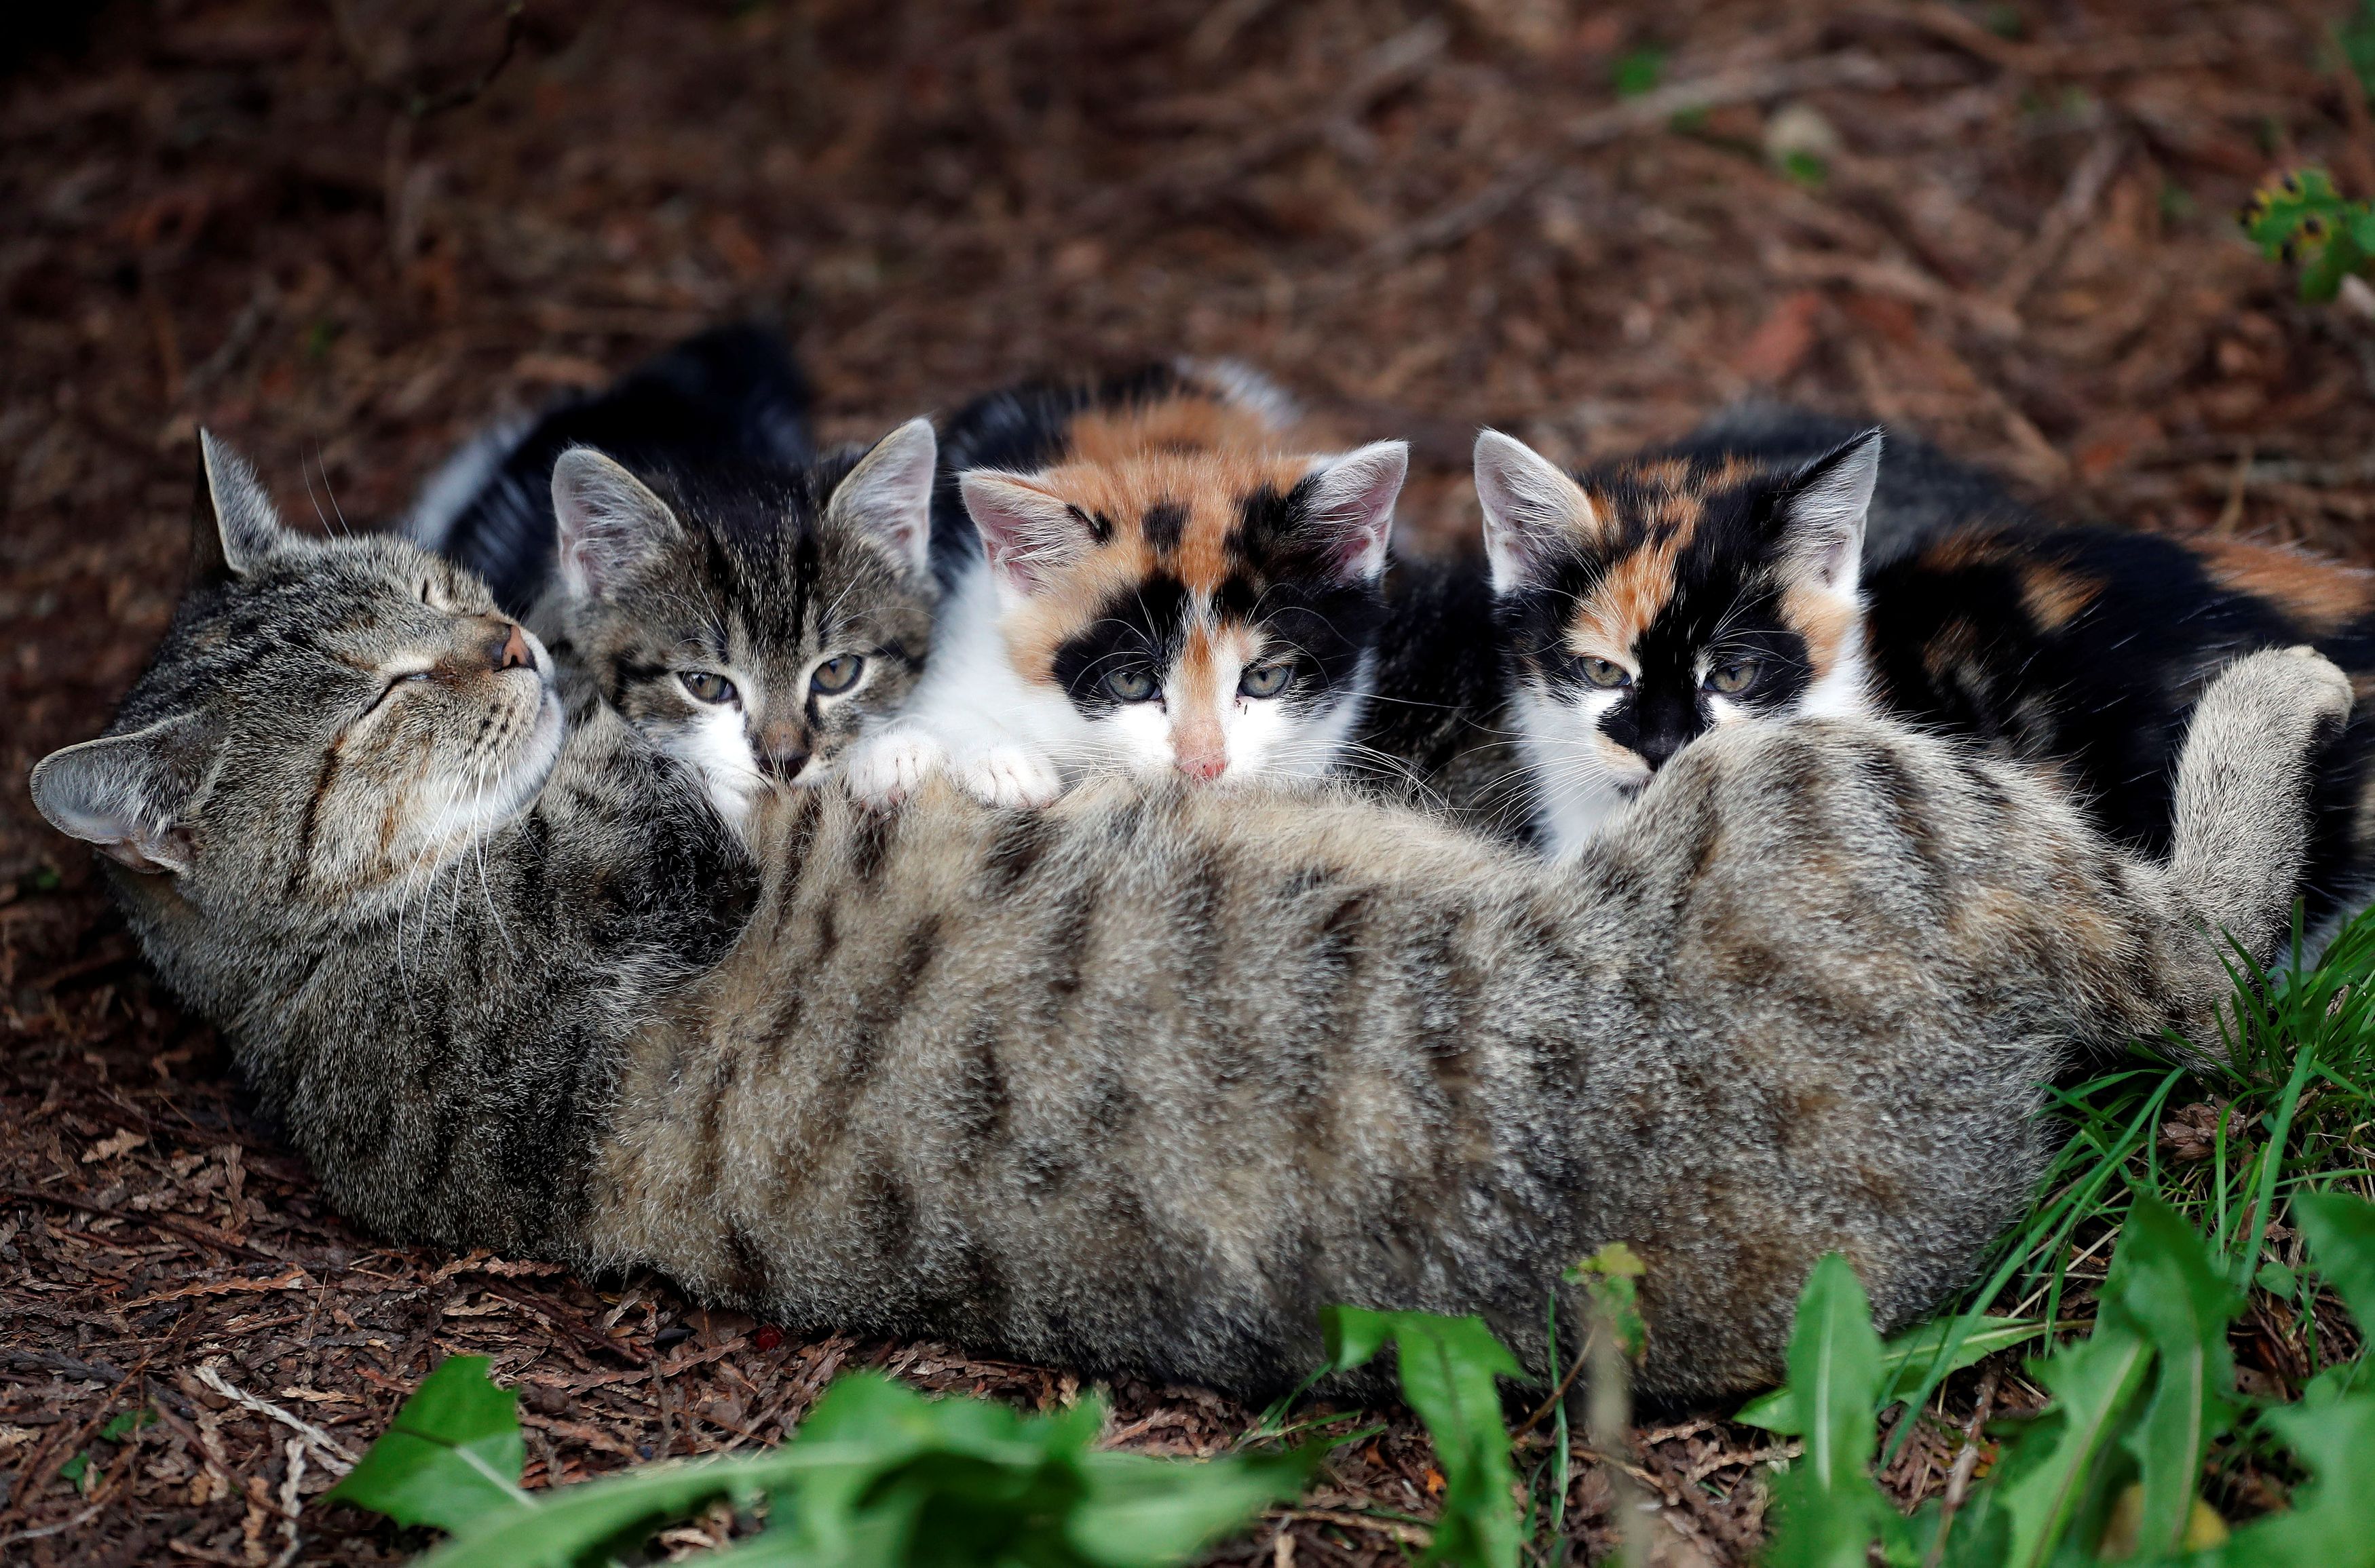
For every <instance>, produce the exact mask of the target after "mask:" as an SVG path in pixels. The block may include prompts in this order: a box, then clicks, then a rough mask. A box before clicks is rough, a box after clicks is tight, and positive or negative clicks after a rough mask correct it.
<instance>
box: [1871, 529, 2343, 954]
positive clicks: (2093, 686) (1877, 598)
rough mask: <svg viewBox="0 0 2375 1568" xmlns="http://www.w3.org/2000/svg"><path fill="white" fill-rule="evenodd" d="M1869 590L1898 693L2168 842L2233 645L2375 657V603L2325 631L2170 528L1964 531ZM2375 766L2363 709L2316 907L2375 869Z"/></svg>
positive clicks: (2336, 802)
mask: <svg viewBox="0 0 2375 1568" xmlns="http://www.w3.org/2000/svg"><path fill="white" fill-rule="evenodd" d="M2049 574H2050V582H2051V584H2052V585H2053V586H2054V587H2056V588H2058V589H2060V590H2062V592H2064V593H2066V594H2068V595H2070V596H2071V597H2072V598H2073V599H2074V600H2075V599H2078V598H2083V599H2084V604H2083V607H2079V608H2077V609H2076V611H2075V613H2074V614H2071V615H2069V616H2068V617H2067V618H2066V619H2060V620H2059V623H2058V624H2056V623H2055V621H2054V618H2051V617H2049V616H2046V615H2042V614H2040V613H2039V611H2038V607H2037V605H2036V603H2035V599H2036V595H2037V586H2036V585H2037V584H2038V581H2039V580H2040V578H2043V577H2047V576H2048V575H2049ZM1867 596H1868V599H1869V603H1870V619H1869V625H1870V629H1871V631H1870V637H1869V643H1868V655H1867V656H1868V658H1869V660H1870V663H1871V667H1872V670H1873V677H1874V681H1875V686H1876V690H1877V693H1878V695H1879V696H1880V698H1881V700H1882V701H1883V702H1884V704H1885V706H1886V707H1887V708H1889V709H1890V710H1892V711H1894V712H1896V713H1901V714H1904V715H1905V716H1907V717H1909V718H1913V719H1916V720H1920V721H1921V722H1924V723H1927V724H1933V725H1940V726H1942V727H1944V728H1946V729H1949V730H1952V731H1954V732H1956V733H1958V734H1964V735H1970V736H1974V737H1979V739H1981V740H1984V741H1986V742H1987V743H1988V744H1990V745H1991V746H1995V747H1998V748H2000V749H2004V750H2007V751H2010V752H2013V753H2015V754H2016V755H2019V756H2024V757H2031V758H2037V759H2039V760H2051V761H2053V762H2055V763H2057V764H2059V765H2060V766H2061V767H2062V769H2063V770H2064V771H2065V772H2066V773H2067V774H2068V776H2069V778H2070V781H2071V784H2072V785H2073V787H2074V788H2075V789H2077V790H2078V791H2080V792H2081V793H2082V794H2083V795H2084V796H2086V799H2087V801H2088V802H2089V804H2090V806H2091V807H2092V808H2093V811H2094V814H2095V816H2096V818H2097V820H2098V821H2099V822H2100V823H2101V824H2102V825H2103V826H2104V827H2105V828H2106V829H2108V830H2109V831H2110V832H2111V833H2112V834H2113V836H2115V837H2116V838H2118V839H2119V840H2120V841H2121V842H2122V843H2127V844H2130V845H2133V846H2134V847H2136V848H2138V849H2142V850H2144V851H2145V852H2147V853H2149V854H2153V855H2165V854H2167V853H2168V845H2169V842H2170V832H2171V826H2172V817H2173V814H2174V810H2175V785H2176V771H2177V754H2178V750H2179V748H2180V746H2181V745H2182V744H2183V742H2184V738H2185V730H2186V725H2188V723H2189V722H2190V720H2191V716H2192V711H2193V704H2194V702H2195V701H2196V700H2197V699H2198V698H2199V697H2200V696H2201V693H2202V690H2203V688H2204V686H2206V685H2207V684H2208V683H2209V681H2210V679H2211V678H2213V677H2215V675H2216V674H2217V673H2218V671H2219V669H2220V668H2222V667H2223V666H2225V665H2226V664H2227V662H2228V661H2229V660H2231V659H2234V658H2237V657H2239V656H2240V655H2242V654H2247V653H2251V652H2254V651H2256V650H2258V649H2262V648H2274V647H2285V646H2288V645H2292V644H2296V643H2309V644H2311V645H2313V646H2315V647H2316V648H2317V649H2318V650H2319V652H2321V653H2322V654H2325V655H2326V656H2327V657H2329V658H2331V659H2333V660H2334V663H2335V664H2337V665H2339V666H2342V668H2344V669H2345V670H2347V671H2352V672H2364V671H2368V670H2370V669H2375V616H2361V617H2359V618H2358V619H2356V620H2354V621H2352V622H2350V623H2348V624H2345V625H2344V626H2342V627H2341V628H2339V629H2337V630H2334V631H2329V632H2327V633H2326V634H2324V635H2316V634H2313V633H2312V632H2311V631H2310V630H2308V629H2306V628H2304V627H2303V626H2301V625H2300V624H2299V623H2298V622H2297V621H2296V620H2295V619H2293V617H2292V616H2291V615H2289V614H2287V612H2286V609H2285V607H2283V606H2281V605H2278V604H2276V603H2274V602H2272V601H2271V600H2269V599H2267V598H2264V597H2261V596H2258V595H2252V594H2249V593H2245V592H2241V591H2239V590H2238V589H2235V588H2232V587H2229V586H2227V585H2226V584H2221V583H2219V582H2217V581H2216V580H2215V578H2213V577H2212V575H2211V574H2210V573H2209V572H2208V571H2206V570H2205V569H2204V563H2203V561H2202V560H2201V559H2200V558H2199V557H2198V556H2197V555H2196V554H2195V553H2194V552H2193V551H2192V550H2191V549H2189V548H2187V547H2186V546H2185V545H2184V544H2182V543H2180V542H2179V541H2178V540H2175V539H2171V538H2168V537H2165V536H2160V535H2154V534H2128V533H2120V532H2115V531H2113V530H2110V529H2107V528H2062V529H2055V528H2048V527H2041V526H2032V527H2012V528H1998V529H1975V530H1967V531H1958V532H1955V533H1950V534H1948V535H1946V536H1944V537H1943V538H1940V539H1938V540H1935V541H1933V542H1932V544H1930V545H1929V546H1927V547H1926V548H1922V549H1920V550H1919V551H1917V552H1916V553H1915V554H1913V555H1911V556H1908V557H1907V558H1905V559H1903V560H1898V561H1896V562H1894V563H1892V564H1890V565H1886V566H1884V567H1882V568H1880V569H1879V570H1877V571H1876V572H1873V574H1872V576H1871V578H1870V579H1869V581H1868V583H1867ZM2370 777H2375V722H2370V720H2369V717H2368V716H2367V715H2366V714H2365V713H2363V712H2362V713H2358V714H2354V715H2353V718H2352V720H2351V722H2350V724H2349V725H2348V726H2347V727H2346V728H2345V731H2344V734H2343V736H2342V737H2341V738H2340V739H2338V740H2337V741H2336V742H2335V743H2334V745H2333V746H2332V747H2330V748H2329V749H2327V751H2326V753H2325V755H2324V758H2323V760H2322V765H2321V769H2320V779H2319V786H2318V789H2317V792H2316V796H2315V797H2314V798H2315V806H2316V810H2317V829H2316V833H2315V837H2314V840H2313V844H2312V851H2311V856H2310V867H2309V878H2308V884H2309V885H2308V890H2307V899H2308V903H2309V912H2310V916H2311V917H2312V918H2315V917H2316V916H2317V915H2319V914H2324V913H2326V912H2327V911H2329V910H2331V909H2332V908H2334V906H2335V905H2336V904H2337V903H2338V902H2341V901H2342V900H2344V899H2346V898H2348V897H2350V896H2351V895H2352V893H2353V891H2354V890H2355V889H2356V888H2357V885H2358V884H2360V883H2361V882H2362V881H2363V880H2364V879H2365V874H2366V870H2367V867H2364V866H2363V865H2360V864H2357V862H2358V860H2359V859H2360V858H2361V857H2360V856H2359V855H2357V853H2356V852H2355V851H2354V850H2353V847H2352V843H2351V836H2352V835H2351V823H2352V819H2353V817H2354V816H2355V814H2356V812H2357V808H2358V802H2359V800H2360V798H2361V797H2362V796H2363V795H2364V794H2365V792H2366V789H2367V787H2368V784H2369V780H2370Z"/></svg>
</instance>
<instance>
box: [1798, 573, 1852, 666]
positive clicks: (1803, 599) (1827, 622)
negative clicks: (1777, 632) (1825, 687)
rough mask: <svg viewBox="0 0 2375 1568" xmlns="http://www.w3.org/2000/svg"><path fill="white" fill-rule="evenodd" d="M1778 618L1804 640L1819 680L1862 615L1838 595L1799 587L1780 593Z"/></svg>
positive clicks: (1836, 660)
mask: <svg viewBox="0 0 2375 1568" xmlns="http://www.w3.org/2000/svg"><path fill="white" fill-rule="evenodd" d="M1781 619H1783V620H1785V621H1787V622H1788V623H1789V624H1790V627H1791V628H1793V629H1794V630H1795V631H1797V633H1798V635H1799V636H1800V637H1802V638H1803V639H1805V643H1806V661H1807V663H1808V664H1810V665H1812V666H1814V678H1815V679H1816V680H1820V679H1822V678H1824V677H1825V676H1826V675H1828V674H1830V673H1831V671H1832V670H1833V669H1834V668H1836V667H1837V665H1838V662H1839V653H1840V650H1841V649H1843V648H1844V647H1846V645H1847V640H1848V634H1849V632H1850V631H1854V630H1855V628H1856V623H1857V622H1858V620H1860V619H1861V612H1860V611H1859V610H1858V609H1857V608H1856V607H1855V606H1854V605H1853V604H1852V603H1850V602H1849V601H1848V600H1846V599H1842V598H1840V597H1839V596H1838V595H1837V594H1826V593H1823V592H1821V591H1820V590H1818V589H1814V588H1803V587H1800V588H1792V589H1790V591H1789V592H1788V593H1786V594H1784V595H1781Z"/></svg>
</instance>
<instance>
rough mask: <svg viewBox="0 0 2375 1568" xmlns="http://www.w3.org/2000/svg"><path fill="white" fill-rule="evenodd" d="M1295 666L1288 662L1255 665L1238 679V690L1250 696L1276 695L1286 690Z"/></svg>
mask: <svg viewBox="0 0 2375 1568" xmlns="http://www.w3.org/2000/svg"><path fill="white" fill-rule="evenodd" d="M1293 675H1294V666H1293V665H1287V664H1276V665H1255V666H1251V667H1250V668H1248V669H1247V671H1246V673H1245V674H1244V675H1242V676H1240V677H1239V678H1238V679H1237V690H1239V691H1242V692H1243V693H1245V694H1246V695H1247V696H1248V697H1275V696H1277V695H1278V694H1279V693H1280V692H1282V691H1283V690H1286V683H1287V679H1288V678H1289V677H1291V676H1293Z"/></svg>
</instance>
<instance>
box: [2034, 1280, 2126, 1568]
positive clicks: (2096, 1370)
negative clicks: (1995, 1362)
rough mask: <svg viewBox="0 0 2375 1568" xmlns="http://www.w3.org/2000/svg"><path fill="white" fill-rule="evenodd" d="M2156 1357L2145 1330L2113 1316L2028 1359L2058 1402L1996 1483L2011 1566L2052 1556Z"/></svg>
mask: <svg viewBox="0 0 2375 1568" xmlns="http://www.w3.org/2000/svg"><path fill="white" fill-rule="evenodd" d="M2152 1359H2153V1352H2152V1347H2151V1345H2149V1344H2148V1343H2146V1342H2145V1338H2144V1336H2143V1335H2141V1334H2138V1333H2137V1332H2136V1331H2135V1330H2134V1329H2133V1328H2131V1327H2129V1326H2126V1325H2125V1324H2124V1323H2121V1322H2119V1321H2117V1320H2106V1321H2104V1322H2102V1323H2100V1324H2098V1326H2097V1328H2096V1330H2095V1333H2094V1336H2093V1338H2089V1339H2087V1340H2086V1341H2085V1342H2083V1343H2081V1344H2076V1345H2072V1346H2069V1347H2067V1348H2065V1349H2064V1350H2062V1351H2061V1352H2060V1353H2059V1354H2057V1355H2054V1356H2051V1357H2049V1358H2047V1359H2046V1360H2044V1361H2041V1362H2030V1363H2029V1371H2030V1373H2031V1374H2032V1375H2033V1376H2035V1377H2036V1378H2037V1380H2038V1382H2039V1383H2042V1384H2043V1385H2045V1386H2046V1388H2047V1389H2048V1390H2049V1391H2050V1392H2051V1393H2052V1395H2053V1404H2052V1406H2051V1408H2050V1409H2049V1410H2048V1411H2047V1413H2046V1415H2045V1417H2044V1418H2043V1419H2042V1420H2041V1421H2038V1424H2037V1425H2035V1426H2033V1427H2031V1428H2030V1429H2029V1430H2028V1431H2026V1432H2023V1433H2022V1434H2021V1436H2020V1439H2019V1441H2018V1444H2017V1445H2016V1447H2015V1452H2014V1453H2013V1455H2012V1456H2009V1457H2008V1458H2007V1459H2006V1460H2005V1461H2004V1463H2003V1469H2002V1473H2003V1480H2002V1481H2001V1482H2000V1483H1999V1484H1998V1485H1997V1487H1996V1489H1995V1490H1996V1494H1997V1495H1996V1503H1997V1506H1998V1507H2000V1508H2002V1509H2003V1512H2004V1513H2005V1515H2007V1518H2008V1522H2009V1535H2008V1538H2007V1548H2006V1551H2005V1555H2004V1559H2003V1562H2004V1568H2044V1565H2045V1564H2046V1563H2047V1562H2050V1561H2051V1560H2052V1558H2053V1555H2054V1552H2055V1550H2056V1549H2057V1548H2058V1547H2060V1545H2061V1544H2062V1537H2063V1536H2064V1535H2066V1534H2067V1533H2068V1532H2069V1529H2070V1527H2071V1525H2072V1524H2073V1523H2074V1521H2075V1519H2076V1517H2077V1515H2078V1513H2079V1509H2080V1507H2081V1505H2082V1504H2083V1503H2086V1501H2087V1498H2088V1495H2089V1493H2090V1491H2093V1490H2095V1489H2097V1486H2098V1484H2099V1480H2100V1477H2099V1475H2098V1470H2099V1468H2100V1461H2101V1460H2102V1458H2103V1456H2105V1455H2106V1454H2108V1453H2109V1452H2110V1451H2111V1449H2112V1447H2113V1445H2114V1444H2116V1443H2117V1442H2118V1440H2119V1438H2120V1435H2121V1431H2122V1430H2123V1426H2124V1421H2125V1418H2126V1417H2127V1415H2128V1412H2129V1409H2130V1408H2131V1407H2132V1406H2133V1404H2134V1402H2135V1398H2136V1396H2137V1395H2138V1393H2139V1392H2141V1391H2142V1389H2143V1388H2144V1385H2145V1375H2146V1373H2149V1372H2150V1371H2151V1369H2152Z"/></svg>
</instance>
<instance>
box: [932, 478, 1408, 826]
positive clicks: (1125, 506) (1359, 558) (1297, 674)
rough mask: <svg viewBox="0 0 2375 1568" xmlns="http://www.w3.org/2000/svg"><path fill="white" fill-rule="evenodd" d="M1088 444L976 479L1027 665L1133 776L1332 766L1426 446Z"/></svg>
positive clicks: (965, 484)
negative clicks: (1309, 451)
mask: <svg viewBox="0 0 2375 1568" xmlns="http://www.w3.org/2000/svg"><path fill="white" fill-rule="evenodd" d="M1076 449H1077V450H1078V451H1079V452H1080V453H1081V458H1080V459H1079V460H1075V461H1070V462H1066V463H1062V464H1059V465H1058V466H1054V467H1049V468H1045V469H1041V470H1039V471H1038V472H1036V473H1031V474H1016V473H1006V472H1000V471H996V470H985V469H975V470H973V471H971V472H968V473H966V474H964V475H963V476H962V477H961V480H960V485H961V488H962V490H963V497H964V504H965V510H966V511H967V512H968V513H970V514H971V515H972V517H973V521H974V524H975V526H976V527H977V528H978V529H979V530H980V531H981V536H982V544H983V548H984V549H985V550H986V551H987V555H988V559H989V569H990V573H991V576H992V578H993V580H994V581H995V583H996V584H997V591H998V600H999V604H1000V607H1001V611H1002V614H1001V619H1000V631H1001V632H1002V634H1003V637H1004V642H1005V652H1006V655H1007V657H1008V658H1009V659H1010V660H1011V661H1012V663H1013V665H1014V666H1015V669H1016V671H1017V672H1018V673H1019V674H1020V675H1021V676H1022V678H1023V679H1024V680H1025V681H1027V682H1030V683H1032V684H1034V685H1036V686H1039V687H1041V688H1043V689H1048V690H1055V691H1057V692H1059V693H1061V695H1062V696H1063V698H1064V699H1065V700H1066V701H1067V702H1068V703H1069V707H1070V710H1071V713H1072V715H1073V722H1074V724H1075V725H1076V728H1077V730H1078V732H1079V733H1078V735H1077V736H1076V737H1075V738H1076V740H1077V742H1078V744H1079V747H1080V749H1081V750H1082V751H1084V752H1086V753H1088V754H1091V755H1093V756H1097V757H1100V758H1102V759H1103V760H1105V764H1106V765H1108V766H1111V767H1113V768H1115V769H1117V770H1119V771H1125V772H1140V771H1153V772H1164V773H1168V772H1172V771H1174V770H1176V771H1177V772H1181V773H1184V774H1186V775H1187V776H1188V777H1189V778H1192V779H1197V780H1199V781H1214V780H1219V779H1223V778H1228V779H1239V778H1247V777H1252V776H1257V775H1259V774H1263V773H1270V774H1283V775H1295V776H1300V775H1310V774H1316V773H1318V772H1324V771H1325V770H1326V769H1327V767H1328V766H1329V763H1330V762H1331V761H1332V760H1334V758H1335V756H1336V754H1337V752H1338V750H1339V749H1341V746H1342V744H1343V741H1344V737H1345V732H1346V731H1347V730H1348V729H1349V727H1350V725H1352V723H1353V719H1354V717H1355V716H1356V715H1357V713H1358V709H1359V703H1360V701H1361V698H1362V696H1363V695H1364V693H1365V690H1366V687H1367V682H1368V679H1369V677H1370V668H1371V665H1372V663H1373V649H1374V645H1375V642H1376V638H1377V628H1378V622H1379V621H1380V619H1382V617H1383V614H1384V605H1383V600H1382V598H1381V596H1380V595H1379V592H1378V585H1377V584H1378V579H1379V577H1380V575H1381V574H1382V573H1383V572H1384V571H1385V565H1386V545H1387V539H1388V534H1389V533H1390V531H1391V529H1392V527H1393V516H1394V501H1395V499H1396V498H1397V497H1398V496H1399V495H1400V491H1401V485H1402V477H1403V474H1404V471H1405V470H1406V469H1407V467H1408V466H1409V448H1408V447H1407V446H1406V445H1404V443H1402V442H1398V441H1389V442H1376V443H1374V444H1372V445H1369V446H1365V447H1361V448H1359V449H1358V450H1356V451H1353V452H1350V453H1345V454H1339V455H1333V456H1287V455H1282V454H1276V453H1272V452H1265V451H1263V450H1261V449H1259V448H1236V449H1225V448H1224V449H1217V450H1195V449H1193V448H1192V447H1186V446H1185V443H1182V445H1181V446H1176V447H1165V446H1162V445H1154V444H1151V443H1136V442H1133V443H1129V444H1128V448H1127V449H1125V450H1119V451H1117V452H1116V453H1115V454H1113V455H1111V456H1108V457H1105V458H1104V459H1103V460H1096V459H1095V458H1094V457H1093V456H1092V455H1091V454H1093V452H1094V450H1095V449H1094V447H1093V446H1092V445H1089V444H1086V443H1081V442H1078V441H1077V438H1076Z"/></svg>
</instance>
